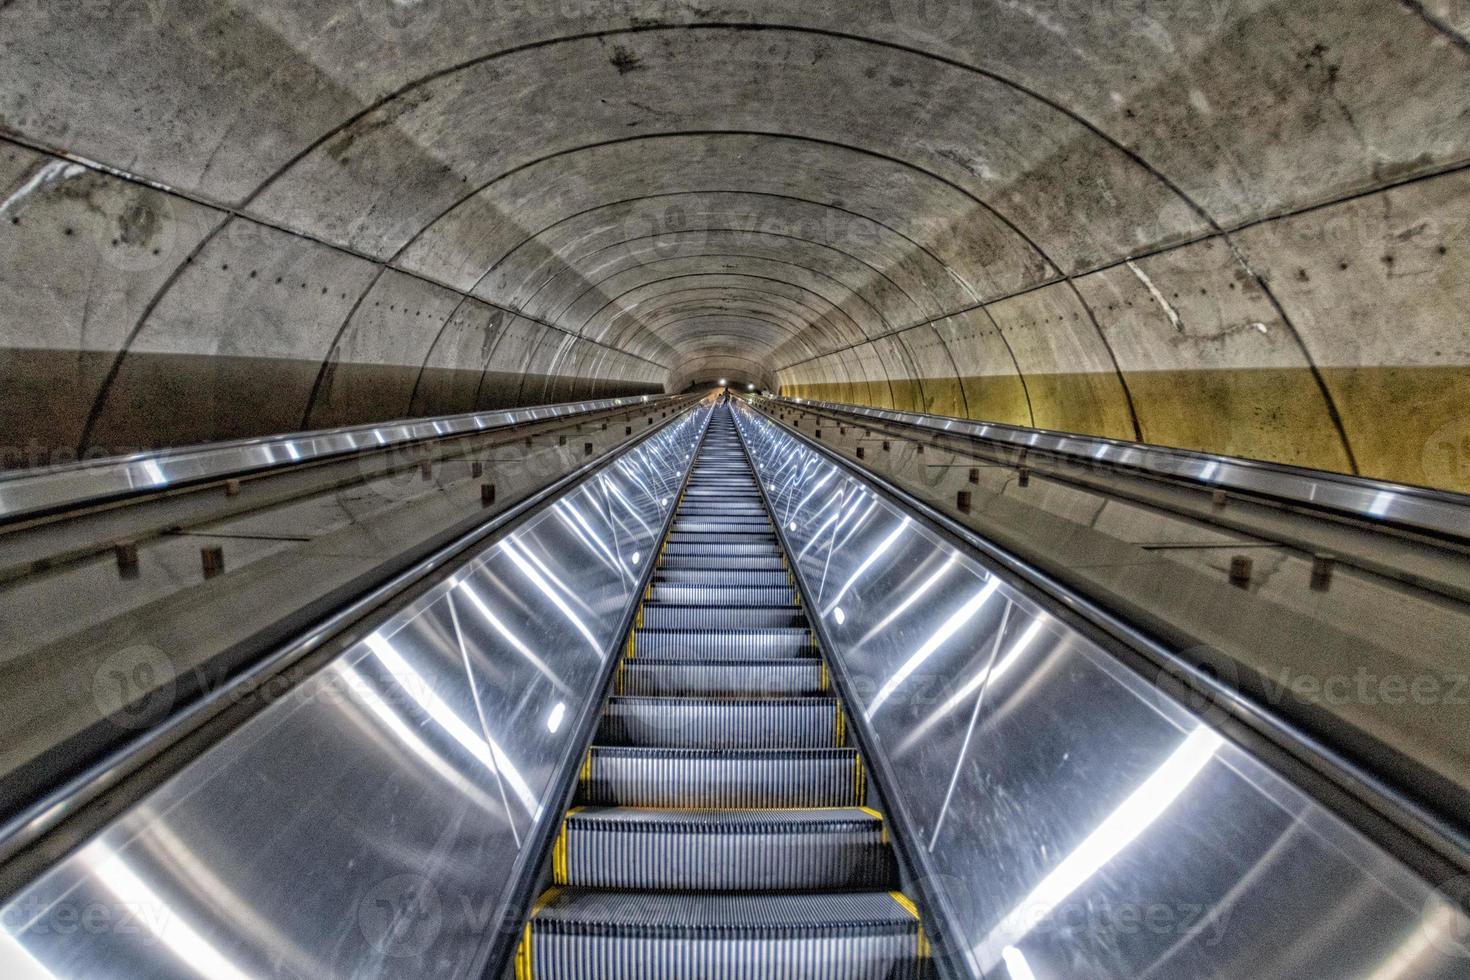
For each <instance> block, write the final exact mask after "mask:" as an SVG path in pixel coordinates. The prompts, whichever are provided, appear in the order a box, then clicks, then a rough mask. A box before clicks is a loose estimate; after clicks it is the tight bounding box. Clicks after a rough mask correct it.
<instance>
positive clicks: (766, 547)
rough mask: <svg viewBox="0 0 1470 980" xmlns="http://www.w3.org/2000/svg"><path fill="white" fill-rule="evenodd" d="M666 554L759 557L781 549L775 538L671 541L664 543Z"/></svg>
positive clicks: (701, 556)
mask: <svg viewBox="0 0 1470 980" xmlns="http://www.w3.org/2000/svg"><path fill="white" fill-rule="evenodd" d="M664 554H666V555H679V556H683V557H689V558H722V557H752V558H759V557H765V556H770V555H775V556H779V555H780V554H781V551H780V549H779V547H778V546H777V545H776V542H775V539H774V538H773V539H772V540H770V541H757V542H750V543H741V544H726V543H723V542H709V543H700V542H697V541H671V542H669V543H668V544H666V545H664Z"/></svg>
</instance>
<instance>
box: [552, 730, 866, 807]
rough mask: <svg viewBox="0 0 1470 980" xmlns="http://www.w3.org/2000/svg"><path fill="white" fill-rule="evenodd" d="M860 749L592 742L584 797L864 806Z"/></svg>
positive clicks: (624, 802)
mask: <svg viewBox="0 0 1470 980" xmlns="http://www.w3.org/2000/svg"><path fill="white" fill-rule="evenodd" d="M864 778H865V777H864V773H863V769H862V760H861V759H860V758H859V757H858V754H857V751H856V750H855V749H729V750H726V749H666V748H631V747H628V748H623V747H616V746H598V745H594V746H593V747H592V750H591V751H590V752H589V753H588V756H587V762H586V764H585V765H584V767H583V771H582V781H581V785H580V787H579V789H578V802H579V803H581V804H583V805H593V804H597V805H602V806H646V807H677V808H681V809H752V808H754V809H765V808H788V807H812V806H862V805H863V803H864V802H865V793H866V789H865V786H864Z"/></svg>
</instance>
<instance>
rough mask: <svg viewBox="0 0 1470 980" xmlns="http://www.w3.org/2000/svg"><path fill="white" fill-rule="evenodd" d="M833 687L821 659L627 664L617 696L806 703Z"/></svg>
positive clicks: (641, 660) (641, 661) (642, 660)
mask: <svg viewBox="0 0 1470 980" xmlns="http://www.w3.org/2000/svg"><path fill="white" fill-rule="evenodd" d="M830 687H831V680H830V678H829V677H828V675H827V670H826V665H825V664H823V663H822V661H821V660H819V659H818V658H816V657H804V658H793V659H789V660H731V661H723V662H717V663H710V662H708V661H704V660H673V659H648V658H639V659H636V660H625V661H623V663H622V664H621V665H619V667H618V675H617V680H616V684H615V688H614V689H615V690H616V691H617V693H618V694H620V695H625V696H628V697H670V696H676V695H686V696H690V697H761V696H786V697H801V696H807V697H810V696H812V695H817V694H824V693H826V692H827V691H828V690H829V689H830Z"/></svg>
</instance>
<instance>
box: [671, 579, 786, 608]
mask: <svg viewBox="0 0 1470 980" xmlns="http://www.w3.org/2000/svg"><path fill="white" fill-rule="evenodd" d="M648 598H649V600H650V601H651V602H665V603H670V604H673V605H691V606H795V605H796V601H797V594H796V586H794V585H792V584H791V583H790V582H789V581H788V582H787V583H785V584H784V585H781V584H778V585H719V584H706V583H703V582H657V581H655V582H654V583H653V589H652V590H651V591H650V593H649V596H648Z"/></svg>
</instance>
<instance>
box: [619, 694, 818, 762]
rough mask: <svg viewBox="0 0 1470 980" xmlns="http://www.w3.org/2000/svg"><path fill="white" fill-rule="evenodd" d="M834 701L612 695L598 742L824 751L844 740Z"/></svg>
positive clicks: (650, 745)
mask: <svg viewBox="0 0 1470 980" xmlns="http://www.w3.org/2000/svg"><path fill="white" fill-rule="evenodd" d="M846 740H847V739H846V724H845V721H844V718H843V714H842V709H841V706H840V705H839V704H838V703H837V700H836V699H835V698H824V697H813V698H709V697H703V698H701V697H646V696H624V697H614V698H612V699H611V700H609V701H608V705H607V710H606V711H605V712H604V713H603V716H602V722H601V724H600V725H599V726H598V729H597V744H598V745H605V746H612V745H629V746H645V747H659V748H665V747H667V748H701V749H792V748H795V749H824V748H838V747H840V746H842V745H843V744H844V743H845V742H846Z"/></svg>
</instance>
